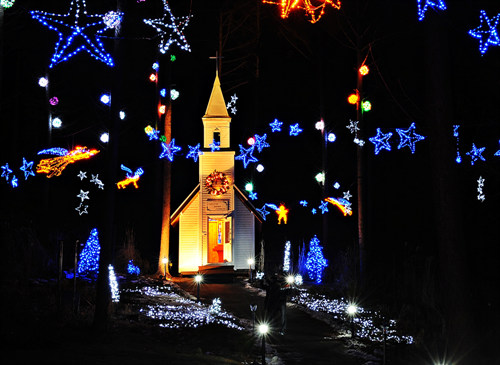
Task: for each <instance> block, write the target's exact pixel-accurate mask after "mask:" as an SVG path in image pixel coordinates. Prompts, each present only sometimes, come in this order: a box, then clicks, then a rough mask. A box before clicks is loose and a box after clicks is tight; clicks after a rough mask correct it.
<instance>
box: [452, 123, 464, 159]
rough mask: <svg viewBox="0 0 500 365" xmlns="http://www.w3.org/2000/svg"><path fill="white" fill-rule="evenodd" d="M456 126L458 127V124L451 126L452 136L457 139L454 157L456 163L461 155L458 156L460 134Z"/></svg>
mask: <svg viewBox="0 0 500 365" xmlns="http://www.w3.org/2000/svg"><path fill="white" fill-rule="evenodd" d="M458 128H460V126H459V125H454V126H453V137H455V138H456V139H457V157H456V158H455V161H456V163H461V162H462V156H460V147H459V142H460V135H459V133H458Z"/></svg>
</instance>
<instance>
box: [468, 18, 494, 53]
mask: <svg viewBox="0 0 500 365" xmlns="http://www.w3.org/2000/svg"><path fill="white" fill-rule="evenodd" d="M479 20H480V22H481V24H480V25H479V27H477V28H475V29H471V30H469V35H471V36H472V37H474V38H476V39H479V52H481V55H484V54H485V53H486V51H487V50H488V47H489V46H498V45H500V37H499V36H498V30H497V27H498V22H499V21H500V13H498V14H497V15H496V16H495V17H493V18H491V19H490V18H489V17H488V15H486V11H484V10H481V13H480V16H479Z"/></svg>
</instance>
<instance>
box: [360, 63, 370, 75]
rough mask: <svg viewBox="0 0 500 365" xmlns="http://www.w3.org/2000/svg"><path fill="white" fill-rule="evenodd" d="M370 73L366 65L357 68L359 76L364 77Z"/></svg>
mask: <svg viewBox="0 0 500 365" xmlns="http://www.w3.org/2000/svg"><path fill="white" fill-rule="evenodd" d="M369 72H370V69H369V68H368V66H367V65H363V66H361V67H360V68H359V73H360V75H361V76H366V75H368V73H369Z"/></svg>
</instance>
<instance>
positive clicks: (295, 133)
mask: <svg viewBox="0 0 500 365" xmlns="http://www.w3.org/2000/svg"><path fill="white" fill-rule="evenodd" d="M301 132H302V129H300V128H299V123H295V124H294V125H291V126H290V136H298V135H299V133H301Z"/></svg>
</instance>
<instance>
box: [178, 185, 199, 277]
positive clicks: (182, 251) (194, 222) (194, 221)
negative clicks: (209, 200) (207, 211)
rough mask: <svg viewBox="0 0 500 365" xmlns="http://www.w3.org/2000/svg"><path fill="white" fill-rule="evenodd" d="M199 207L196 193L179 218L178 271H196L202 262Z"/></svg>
mask: <svg viewBox="0 0 500 365" xmlns="http://www.w3.org/2000/svg"><path fill="white" fill-rule="evenodd" d="M199 207H200V194H199V193H198V194H196V196H195V197H194V198H193V201H192V202H191V204H189V206H188V207H187V208H186V210H184V212H183V213H181V216H180V219H179V272H184V271H197V270H198V266H199V265H201V264H202V260H201V249H200V223H199V221H200V216H199V213H200V208H199Z"/></svg>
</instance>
